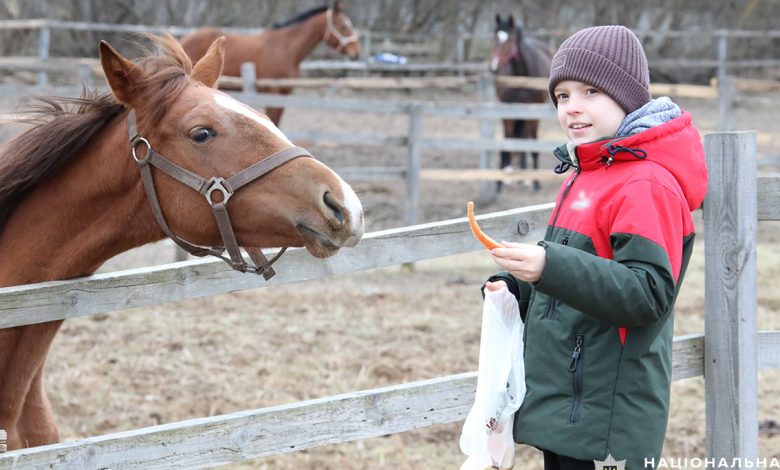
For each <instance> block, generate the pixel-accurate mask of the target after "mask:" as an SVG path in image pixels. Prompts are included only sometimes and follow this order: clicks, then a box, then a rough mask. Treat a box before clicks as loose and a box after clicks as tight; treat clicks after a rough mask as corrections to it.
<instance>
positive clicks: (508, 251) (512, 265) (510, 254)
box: [490, 242, 547, 282]
mask: <svg viewBox="0 0 780 470" xmlns="http://www.w3.org/2000/svg"><path fill="white" fill-rule="evenodd" d="M501 244H502V245H504V248H494V249H492V250H490V254H491V255H492V256H493V261H495V262H496V263H497V264H498V265H499V266H501V267H502V268H504V269H506V270H507V271H509V272H510V273H511V274H512V275H513V276H515V277H516V278H518V279H520V280H522V281H526V282H537V281H538V280H539V279H541V278H542V272H544V266H545V264H546V263H547V251H546V250H545V249H544V248H543V247H541V246H539V245H529V244H527V243H510V242H501Z"/></svg>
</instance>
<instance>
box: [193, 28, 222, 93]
mask: <svg viewBox="0 0 780 470" xmlns="http://www.w3.org/2000/svg"><path fill="white" fill-rule="evenodd" d="M224 62H225V36H220V37H218V38H217V39H216V41H214V42H213V43H211V46H210V47H209V50H208V51H206V55H204V56H203V57H202V58H201V59H200V60H199V61H198V62H197V63H196V64H195V67H193V68H192V74H191V75H192V78H193V79H195V80H198V81H199V82H201V83H203V84H204V85H206V86H210V87H212V88H214V87H215V85H216V84H217V80H219V76H220V75H221V74H222V65H223V64H224Z"/></svg>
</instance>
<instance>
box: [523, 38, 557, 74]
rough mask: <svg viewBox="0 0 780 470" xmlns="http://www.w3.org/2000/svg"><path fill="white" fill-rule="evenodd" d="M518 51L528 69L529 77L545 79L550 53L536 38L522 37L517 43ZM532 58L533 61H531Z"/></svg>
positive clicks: (548, 69)
mask: <svg viewBox="0 0 780 470" xmlns="http://www.w3.org/2000/svg"><path fill="white" fill-rule="evenodd" d="M517 47H518V50H519V51H520V56H521V57H523V61H524V62H525V66H526V67H527V68H528V75H529V76H530V77H546V76H548V75H549V74H550V61H552V51H550V49H549V48H548V47H547V45H546V44H544V43H543V42H541V41H539V40H538V39H536V38H531V37H528V36H525V35H523V36H522V39H520V40H519V41H518V45H517ZM531 58H533V60H531Z"/></svg>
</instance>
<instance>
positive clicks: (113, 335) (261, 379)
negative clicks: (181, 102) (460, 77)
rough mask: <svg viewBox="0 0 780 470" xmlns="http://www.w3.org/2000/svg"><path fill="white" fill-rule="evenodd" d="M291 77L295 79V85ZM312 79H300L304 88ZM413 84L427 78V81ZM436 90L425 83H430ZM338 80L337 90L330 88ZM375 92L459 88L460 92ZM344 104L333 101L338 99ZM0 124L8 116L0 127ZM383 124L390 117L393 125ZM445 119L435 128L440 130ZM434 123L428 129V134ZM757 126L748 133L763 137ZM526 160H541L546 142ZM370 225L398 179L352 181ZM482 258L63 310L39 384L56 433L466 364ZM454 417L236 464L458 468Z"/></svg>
mask: <svg viewBox="0 0 780 470" xmlns="http://www.w3.org/2000/svg"><path fill="white" fill-rule="evenodd" d="M305 93H307V92H306V91H303V90H301V91H300V92H296V94H305ZM309 93H315V92H309ZM426 93H427V92H426ZM437 93H439V92H437ZM345 94H346V95H349V94H348V93H345ZM439 94H441V95H443V96H433V97H431V96H428V95H427V94H425V95H424V96H423V95H419V96H406V95H403V94H400V93H399V94H395V95H393V94H388V95H389V96H385V98H388V99H393V98H399V99H408V98H415V97H418V98H422V99H435V98H441V99H444V100H453V99H469V100H471V99H473V97H471V96H467V95H466V94H462V93H459V94H454V93H451V94H446V93H444V92H441V93H439ZM771 103H772V102H771V101H769V102H768V103H766V104H760V105H756V106H751V107H750V109H747V108H738V109H737V112H738V113H739V115H738V119H737V120H738V122H739V123H740V126H741V127H748V128H758V129H762V132H765V133H766V132H767V131H768V126H769V124H770V123H772V122H774V121H772V120H771V119H770V118H768V117H769V116H772V115H773V114H772V113H774V107H773V106H771ZM682 104H683V106H684V107H685V108H686V109H692V111H693V115H694V119H695V120H697V125H699V126H700V128H701V130H702V131H705V132H706V131H712V130H713V128H714V125H715V121H716V116H717V113H716V112H715V103H702V102H700V101H688V102H683V103H682ZM342 114H343V113H342ZM406 126H407V123H406V119H405V118H403V117H394V116H384V115H380V116H376V115H374V116H372V115H361V116H360V117H359V119H356V118H355V115H354V114H344V115H339V114H338V113H328V115H327V116H323V113H322V112H312V111H310V110H305V109H288V110H287V111H286V115H285V121H284V126H283V128H284V129H312V128H322V129H323V130H332V131H335V130H339V131H343V130H344V129H354V130H355V132H366V133H371V132H376V130H377V129H383V130H384V131H387V130H388V129H391V130H393V133H396V134H404V133H405V131H406ZM0 131H3V132H5V131H7V129H0ZM396 131H397V132H396ZM445 131H446V132H445ZM478 131H479V130H478V125H477V124H476V122H475V121H468V122H466V121H464V120H447V121H444V120H438V121H431V120H428V119H426V122H425V132H426V135H438V136H442V135H444V134H446V135H458V136H464V137H465V136H471V137H475V136H477V135H478ZM440 134H441V135H440ZM773 136H774V137H773V139H775V140H773V141H772V142H767V141H763V143H761V144H760V148H761V149H762V151H763V152H768V151H770V152H771V149H773V148H776V147H777V146H776V145H774V143H776V139H777V135H776V133H775V134H773ZM540 137H542V138H544V139H553V140H555V139H559V138H560V133H559V132H558V131H557V130H556V129H555V124H554V123H552V124H551V123H543V125H542V135H541V136H540ZM309 147H310V149H311V150H312V152H313V153H314V154H315V155H317V156H318V158H320V159H322V160H323V161H325V162H326V163H328V164H330V165H332V166H335V167H338V166H356V165H364V166H392V165H401V164H403V162H404V159H405V152H404V150H403V149H396V148H383V149H380V150H377V149H376V148H375V147H360V146H326V145H309ZM475 158H476V157H475V155H473V153H468V152H462V153H455V152H448V153H444V152H441V153H440V154H438V155H432V154H428V155H426V162H425V165H426V167H431V168H433V167H449V168H455V167H464V168H466V167H473V166H474V164H475V162H476V160H475ZM541 165H542V167H544V168H551V167H552V166H553V165H554V163H553V161H552V157H551V156H550V155H546V156H543V157H542V159H541ZM357 187H358V190H359V192H360V194H361V198H362V200H363V202H364V206H365V207H366V209H367V210H366V215H367V229H368V230H369V231H373V230H378V229H382V228H387V227H391V226H398V225H402V223H403V222H402V213H403V204H402V203H401V202H400V201H403V199H404V186H403V185H402V184H400V183H397V182H368V183H360V184H358V185H357ZM555 192H556V188H548V187H545V188H544V189H543V191H542V192H539V193H532V192H530V191H527V190H524V189H523V188H522V187H518V186H513V187H509V188H507V189H506V190H505V192H504V193H503V194H502V196H501V198H499V200H498V201H496V202H495V203H494V204H492V205H491V206H489V207H482V208H479V212H480V213H487V212H491V211H497V210H502V209H507V208H511V207H518V206H525V205H530V204H534V203H538V202H548V201H551V200H553V199H554V195H555ZM422 194H423V220H424V221H432V220H442V219H447V218H452V217H463V216H464V215H465V213H464V211H465V201H466V200H468V199H470V198H472V197H473V195H474V194H476V186H475V185H462V184H444V183H426V184H423V187H422ZM762 227H763V228H762V229H761V231H762V240H764V241H766V242H767V243H765V244H762V245H761V246H760V247H759V253H760V256H759V269H760V276H759V277H760V282H761V285H760V288H759V295H760V305H759V307H760V308H759V317H760V318H759V321H760V327H761V328H762V329H780V318H778V315H777V311H778V310H779V309H780V292H778V287H777V279H780V247H778V245H777V243H776V242H777V240H778V239H777V236H776V235H775V233H777V231H776V228H777V226H776V225H767V224H762ZM701 248H702V246H701V243H700V244H699V245H698V247H697V251H696V254H695V257H694V259H693V261H692V265H691V267H690V270H689V274H688V275H687V276H686V283H685V286H684V291H683V293H682V294H681V296H680V298H679V300H678V315H677V325H676V334H678V335H679V334H687V333H692V332H701V331H703V318H702V315H701V312H702V310H703V305H704V300H703V291H704V288H703V277H702V264H703V259H702V258H703V255H702V250H701ZM161 249H162V248H160V247H159V246H157V247H153V248H151V249H145V250H141V251H135V252H132V253H130V254H127V255H125V256H122V257H120V258H119V259H118V260H114V261H112V262H110V263H109V266H108V269H111V268H114V269H116V268H123V267H128V266H129V264H128V263H132V264H133V265H135V266H144V265H148V264H152V263H153V262H165V261H167V260H170V259H171V258H172V255H171V254H170V250H165V251H164V252H163V254H162V255H161V251H160V250H161ZM494 271H495V266H493V265H492V262H491V261H490V260H489V259H488V257H487V255H486V254H485V253H477V254H472V255H466V256H458V257H452V258H446V259H441V260H435V261H431V262H423V263H418V264H416V266H415V269H414V270H413V271H403V270H401V269H400V268H391V269H382V270H376V271H371V272H367V273H361V274H356V275H352V276H345V277H340V278H334V279H327V280H322V281H317V282H306V283H300V284H292V285H285V286H281V287H275V288H273V289H258V290H254V291H247V292H241V293H235V294H225V295H220V296H216V297H211V298H204V299H198V300H191V301H186V302H180V303H176V304H168V305H163V306H158V307H154V308H146V309H142V310H133V311H125V312H117V313H112V314H110V315H98V316H92V317H86V318H80V319H74V320H69V321H67V322H66V323H65V325H64V327H63V330H62V332H61V334H60V335H58V337H57V339H56V340H55V344H54V346H53V349H52V352H51V355H50V358H49V360H48V364H47V373H48V377H47V388H48V390H49V395H50V397H51V399H52V403H53V406H54V408H55V414H56V416H57V417H58V421H59V423H60V426H61V429H62V434H63V438H64V439H66V440H68V439H74V438H77V437H84V436H92V435H99V434H104V433H110V432H115V431H120V430H129V429H134V428H139V427H143V426H150V425H154V424H158V423H168V422H173V421H178V420H182V419H187V418H195V417H203V416H210V415H216V414H222V413H229V412H234V411H238V410H244V409H252V408H259V407H265V406H270V405H275V404H282V403H291V402H296V401H300V400H305V399H309V398H316V397H323V396H329V395H334V394H338V393H343V392H348V391H354V390H360V389H367V388H374V387H379V386H384V385H391V384H397V383H402V382H409V381H414V380H421V379H428V378H434V377H440V376H444V375H448V374H454V373H460V372H466V371H471V370H475V369H476V367H477V354H478V350H479V345H478V341H479V329H480V318H481V315H480V312H481V298H480V296H479V293H478V287H479V286H480V285H481V283H482V282H483V280H484V279H485V277H486V276H487V275H488V274H490V273H492V272H494ZM778 387H780V371H770V372H762V374H761V378H760V388H761V397H760V407H761V409H760V419H761V420H762V421H769V420H775V421H780V398H778V397H777V394H776V390H777V389H778ZM672 392H673V399H672V416H671V422H670V425H669V430H668V433H667V440H666V446H665V449H664V455H666V456H669V457H685V456H689V457H702V456H704V454H705V450H704V446H705V444H704V399H703V381H702V379H701V378H698V379H688V380H684V381H678V382H675V384H674V386H673V391H672ZM460 427H461V423H453V424H450V425H440V426H434V427H431V428H426V429H421V430H418V431H414V432H408V433H404V434H400V435H393V436H388V437H384V438H376V439H369V440H366V441H361V442H356V443H347V444H342V445H334V446H327V447H323V448H318V449H312V450H308V451H301V452H296V453H294V454H286V455H279V456H273V457H268V458H264V459H259V460H257V461H255V462H251V463H246V464H241V465H235V466H234V467H235V468H274V469H276V468H281V469H285V468H323V469H331V468H332V469H336V468H338V469H358V468H367V467H372V468H377V467H378V468H394V469H396V468H397V469H417V468H442V469H443V468H458V466H459V465H460V464H461V463H462V461H463V456H462V455H461V454H460V451H459V449H458V436H459V433H460ZM760 454H761V455H762V456H767V457H777V456H780V437H778V435H774V436H770V435H769V434H762V436H761V452H760ZM517 460H518V462H519V463H518V465H517V466H516V468H523V469H532V470H533V469H539V468H541V464H540V461H539V457H538V456H537V453H536V452H535V451H534V450H531V449H528V448H525V447H518V453H517Z"/></svg>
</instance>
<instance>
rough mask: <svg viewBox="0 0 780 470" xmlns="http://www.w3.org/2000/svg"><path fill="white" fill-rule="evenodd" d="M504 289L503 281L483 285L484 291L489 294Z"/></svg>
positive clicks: (504, 283)
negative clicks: (487, 291)
mask: <svg viewBox="0 0 780 470" xmlns="http://www.w3.org/2000/svg"><path fill="white" fill-rule="evenodd" d="M505 287H506V282H504V281H496V282H486V283H485V289H487V290H489V291H490V292H495V291H497V290H501V289H503V288H505Z"/></svg>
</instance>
